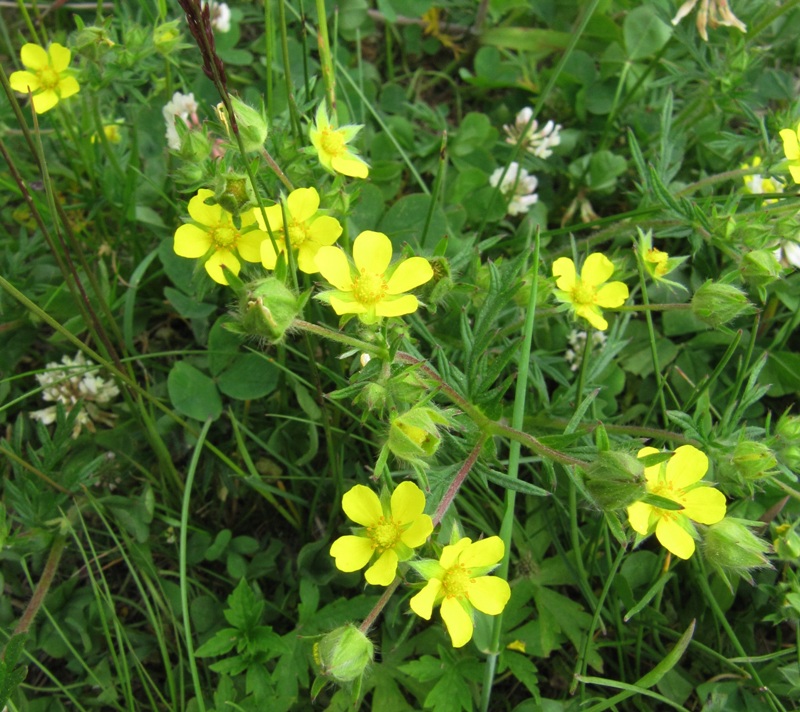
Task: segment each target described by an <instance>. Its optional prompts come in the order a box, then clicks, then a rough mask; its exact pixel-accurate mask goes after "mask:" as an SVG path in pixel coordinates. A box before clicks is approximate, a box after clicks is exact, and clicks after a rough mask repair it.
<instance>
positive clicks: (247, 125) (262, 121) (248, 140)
mask: <svg viewBox="0 0 800 712" xmlns="http://www.w3.org/2000/svg"><path fill="white" fill-rule="evenodd" d="M231 107H232V108H233V113H234V115H235V116H236V126H237V127H238V129H239V136H240V137H241V139H242V146H243V147H244V151H245V153H250V152H251V151H260V150H261V149H262V148H263V147H264V141H266V140H267V133H268V124H267V117H266V116H265V115H264V112H263V111H258V110H257V109H254V108H253V107H252V106H248V105H247V104H245V103H244V102H243V101H242V100H241V99H237V98H236V97H235V96H232V97H231ZM217 113H218V114H219V117H220V120H221V121H222V123H223V124H225V128H226V129H227V130H228V132H229V133H230V131H231V122H230V119H229V117H228V116H227V112H226V111H225V107H224V106H223V105H221V104H220V105H219V106H217ZM231 140H234V141H235V138H234V137H233V136H231Z"/></svg>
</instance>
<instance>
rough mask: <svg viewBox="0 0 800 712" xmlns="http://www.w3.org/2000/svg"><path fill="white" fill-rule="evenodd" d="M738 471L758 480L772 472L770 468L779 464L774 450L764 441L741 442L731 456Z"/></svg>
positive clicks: (748, 477) (747, 477) (744, 475)
mask: <svg viewBox="0 0 800 712" xmlns="http://www.w3.org/2000/svg"><path fill="white" fill-rule="evenodd" d="M731 462H732V463H733V466H734V467H735V468H736V471H737V472H738V473H739V474H740V475H741V476H742V477H744V479H746V480H756V479H758V478H759V477H764V476H765V475H768V474H770V473H769V470H771V469H772V468H773V467H775V465H776V464H778V461H777V460H776V459H775V455H773V453H772V450H770V449H769V448H768V447H767V446H766V445H764V443H759V442H755V441H753V440H744V441H742V442H740V443H739V444H738V445H737V446H736V448H735V449H734V451H733V457H732V458H731Z"/></svg>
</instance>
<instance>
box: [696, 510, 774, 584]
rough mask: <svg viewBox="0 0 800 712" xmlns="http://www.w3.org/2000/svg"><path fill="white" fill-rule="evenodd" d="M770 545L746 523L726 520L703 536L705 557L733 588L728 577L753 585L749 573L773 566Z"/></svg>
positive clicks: (730, 518)
mask: <svg viewBox="0 0 800 712" xmlns="http://www.w3.org/2000/svg"><path fill="white" fill-rule="evenodd" d="M768 551H769V544H767V542H765V541H764V540H763V539H761V538H760V537H757V536H756V535H755V534H753V532H752V531H751V530H750V529H749V528H748V527H747V526H746V523H745V522H744V520H741V519H735V518H734V517H725V518H724V519H722V520H720V521H719V522H717V523H716V524H711V525H710V526H709V527H708V528H707V529H706V530H705V535H704V536H703V555H704V556H705V559H706V561H707V562H708V563H709V564H711V566H712V567H713V568H714V569H716V570H717V573H719V574H720V575H721V576H722V578H723V579H724V580H725V582H726V583H727V584H728V585H729V586H730V581H729V580H728V576H727V575H728V574H734V575H737V576H741V577H742V578H744V579H745V580H747V581H749V582H750V583H752V582H753V579H752V577H751V576H750V571H752V570H753V569H763V568H767V567H769V566H770V563H769V560H768V559H767V556H766V554H767V552H768Z"/></svg>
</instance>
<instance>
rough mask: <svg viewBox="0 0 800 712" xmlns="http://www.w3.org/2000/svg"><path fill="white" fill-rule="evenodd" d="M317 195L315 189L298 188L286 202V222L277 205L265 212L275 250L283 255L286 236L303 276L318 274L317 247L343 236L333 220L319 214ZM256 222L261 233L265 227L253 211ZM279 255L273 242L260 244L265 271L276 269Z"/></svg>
mask: <svg viewBox="0 0 800 712" xmlns="http://www.w3.org/2000/svg"><path fill="white" fill-rule="evenodd" d="M318 208H319V193H317V191H316V189H315V188H298V189H297V190H293V191H292V192H291V193H289V197H288V198H287V199H286V204H285V209H286V223H285V224H284V221H283V212H282V211H281V206H280V205H272V206H270V207H269V208H267V209H266V210H265V211H264V212H265V213H266V214H267V221H268V222H269V226H270V229H271V230H272V235H273V237H274V238H275V242H277V243H278V251H279V252H286V235H287V234H288V235H289V241H290V242H291V245H292V252H293V253H294V255H295V259H296V260H297V266H298V267H299V268H300V270H301V271H302V272H305V273H306V274H314V273H315V272H319V270H318V269H317V265H316V263H315V261H314V260H315V258H316V256H317V252H318V251H319V248H320V247H323V246H324V245H332V244H333V243H334V242H336V240H337V239H338V238H339V235H341V234H342V226H341V225H340V224H339V221H338V220H337V219H336V218H332V217H330V216H328V215H319V214H318ZM256 220H258V224H259V226H260V227H261V229H262V230H266V229H267V227H266V225H265V224H264V218H263V217H262V216H261V211H259V210H257V211H256ZM277 261H278V255H277V254H276V253H275V249H274V248H273V246H272V240H264V242H262V243H261V263H262V264H263V265H264V267H266V268H267V269H275V264H276V263H277Z"/></svg>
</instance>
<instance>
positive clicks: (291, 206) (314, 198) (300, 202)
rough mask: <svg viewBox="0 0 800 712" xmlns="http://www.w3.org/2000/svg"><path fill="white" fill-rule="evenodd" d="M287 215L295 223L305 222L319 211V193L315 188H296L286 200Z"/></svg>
mask: <svg viewBox="0 0 800 712" xmlns="http://www.w3.org/2000/svg"><path fill="white" fill-rule="evenodd" d="M286 206H287V208H288V210H289V215H291V216H292V219H293V220H297V222H306V221H307V220H308V219H309V218H311V217H313V215H314V213H316V212H317V210H318V209H319V193H317V191H316V189H315V188H298V189H297V190H293V191H292V192H291V193H289V197H288V198H287V199H286Z"/></svg>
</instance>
